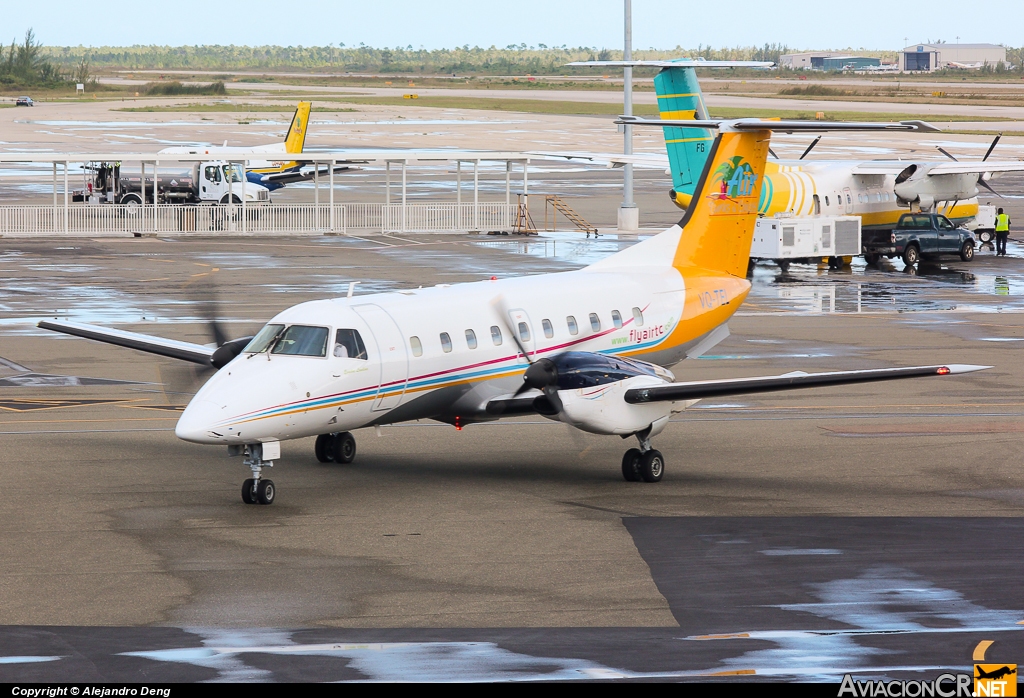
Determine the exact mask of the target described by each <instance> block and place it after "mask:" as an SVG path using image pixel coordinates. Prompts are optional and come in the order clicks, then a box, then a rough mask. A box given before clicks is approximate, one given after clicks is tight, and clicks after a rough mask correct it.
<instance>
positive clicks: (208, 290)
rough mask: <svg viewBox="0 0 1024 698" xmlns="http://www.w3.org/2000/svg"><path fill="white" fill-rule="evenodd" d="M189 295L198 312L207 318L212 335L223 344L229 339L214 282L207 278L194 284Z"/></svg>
mask: <svg viewBox="0 0 1024 698" xmlns="http://www.w3.org/2000/svg"><path fill="white" fill-rule="evenodd" d="M189 295H190V296H191V297H192V302H193V304H194V305H195V308H196V314H197V315H199V317H201V318H203V319H204V320H206V327H207V329H208V330H209V332H210V337H211V338H212V339H213V341H214V342H215V343H216V344H217V346H218V347H220V346H223V345H224V343H225V342H227V341H228V336H227V333H226V332H225V331H224V327H223V326H222V325H221V323H220V320H219V317H220V312H219V310H220V307H219V306H220V304H219V303H218V302H217V290H216V288H215V287H214V285H213V282H212V281H210V280H209V279H205V280H202V281H198V282H197V283H195V284H192V285H191V288H190V289H189Z"/></svg>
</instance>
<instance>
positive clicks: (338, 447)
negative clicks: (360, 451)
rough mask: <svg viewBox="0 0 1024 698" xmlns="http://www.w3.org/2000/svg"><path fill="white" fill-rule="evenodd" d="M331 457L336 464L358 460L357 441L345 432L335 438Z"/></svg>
mask: <svg viewBox="0 0 1024 698" xmlns="http://www.w3.org/2000/svg"><path fill="white" fill-rule="evenodd" d="M331 455H332V456H333V460H334V462H335V463H351V462H352V461H354V460H355V459H356V439H355V437H354V436H352V434H350V433H349V432H347V431H345V432H342V433H341V434H336V435H335V436H334V440H333V443H332V444H331Z"/></svg>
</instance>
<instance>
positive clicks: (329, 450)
mask: <svg viewBox="0 0 1024 698" xmlns="http://www.w3.org/2000/svg"><path fill="white" fill-rule="evenodd" d="M333 442H334V434H321V435H320V436H318V437H316V443H315V444H314V445H313V452H314V453H316V459H317V460H318V461H320V462H321V463H330V462H332V461H334V443H333Z"/></svg>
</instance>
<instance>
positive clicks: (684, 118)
mask: <svg viewBox="0 0 1024 698" xmlns="http://www.w3.org/2000/svg"><path fill="white" fill-rule="evenodd" d="M569 65H574V66H602V67H622V66H632V67H638V66H649V67H658V68H661V72H659V73H658V74H657V75H656V76H655V78H654V89H655V93H656V94H657V97H658V111H659V113H660V117H661V118H660V120H659V119H642V118H634V119H632V120H630V121H629V123H631V124H633V125H642V126H656V127H661V128H663V129H664V133H665V148H666V155H667V157H665V156H663V155H661V154H654V153H640V154H635V155H620V156H615V155H613V156H604V161H607V162H608V163H609V164H613V165H621V164H625V163H627V162H628V163H632V164H635V165H640V166H646V167H658V166H661V167H665V168H667V169H668V170H669V172H670V174H671V175H672V190H671V191H670V192H669V195H670V197H671V198H672V201H673V202H674V203H675V204H676V205H677V206H679V207H680V208H682V209H685V208H686V207H687V206H689V204H690V200H691V197H692V196H693V191H694V187H695V185H696V182H697V177H698V175H699V174H700V171H701V169H702V168H703V167H704V163H705V161H706V159H707V157H708V152H709V146H710V144H711V142H712V140H714V136H713V134H712V132H711V130H709V129H706V128H701V127H699V126H697V125H696V122H695V120H700V121H708V120H709V117H708V110H707V106H706V105H705V104H704V97H703V95H702V94H701V89H700V84H699V82H698V80H697V74H696V71H695V70H694V68H697V67H705V66H704V64H702V62H700V61H690V60H674V61H583V62H578V63H570V64H569ZM725 65H726V66H728V63H726V64H725ZM708 67H717V64H712V63H709V64H708ZM998 141H999V138H998V137H997V138H996V139H995V140H994V141H993V142H992V145H991V146H990V147H989V149H988V152H986V153H985V156H984V157H983V158H982V159H981V160H969V161H962V162H961V161H956V158H954V157H953V156H952V155H950V154H949V153H947V152H946V151H945V150H943V149H941V148H939V150H940V152H942V153H943V154H944V155H946V156H947V157H948V158H950V159H951V160H953V161H952V162H947V161H941V160H915V161H908V160H860V159H857V160H805V159H804V158H806V157H807V155H808V154H809V153H810V152H811V150H812V149H813V147H814V146H815V145H816V144H817V140H815V141H814V142H812V143H811V144H810V146H809V147H808V148H807V149H806V150H805V151H804V153H803V154H802V155H801V156H800V158H799V159H796V160H780V159H775V160H769V162H768V164H767V169H766V171H765V186H764V187H763V188H762V189H761V198H760V200H759V201H758V212H759V213H760V214H761V215H764V216H773V215H775V214H776V213H790V214H792V215H794V216H814V215H857V216H860V217H861V222H862V227H863V229H864V230H865V231H870V230H885V231H890V230H892V229H893V228H894V227H895V226H896V223H897V222H898V221H899V217H900V216H901V215H902V214H904V213H906V212H907V211H908V210H924V211H928V210H932V209H935V210H936V212H938V213H943V214H944V215H945V216H946V217H947V218H949V219H950V220H951V221H953V222H954V223H964V222H967V221H970V220H971V219H972V218H974V216H976V215H977V213H978V199H977V196H978V191H979V187H983V188H985V189H988V190H989V191H992V193H996V192H994V191H993V190H992V187H991V186H990V185H989V184H988V181H989V179H991V178H992V177H993V176H995V175H997V174H998V173H1001V172H1021V171H1024V162H1022V161H1020V160H1002V161H995V160H990V159H989V156H990V155H991V154H992V151H993V149H994V148H995V146H996V143H997V142H998ZM553 155H559V154H558V153H555V154H553ZM562 155H564V156H565V157H568V158H572V159H577V158H578V159H591V160H594V159H595V158H593V157H591V158H587V156H586V155H585V154H581V155H579V156H575V155H573V154H562ZM997 195H998V194H997ZM943 204H944V205H943ZM936 207H937V208H936Z"/></svg>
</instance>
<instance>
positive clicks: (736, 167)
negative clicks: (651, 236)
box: [672, 126, 771, 278]
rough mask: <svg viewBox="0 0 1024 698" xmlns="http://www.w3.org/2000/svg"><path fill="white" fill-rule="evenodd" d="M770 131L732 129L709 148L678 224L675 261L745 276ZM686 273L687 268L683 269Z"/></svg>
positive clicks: (680, 265) (682, 266)
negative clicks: (688, 203) (680, 232)
mask: <svg viewBox="0 0 1024 698" xmlns="http://www.w3.org/2000/svg"><path fill="white" fill-rule="evenodd" d="M770 138H771V132H770V131H769V130H767V129H765V130H749V131H747V130H744V131H734V130H730V129H729V128H728V126H723V129H722V131H721V133H719V135H718V138H716V139H715V140H714V141H713V142H712V143H711V145H710V146H709V147H708V151H709V152H708V156H707V162H706V164H705V166H704V169H703V172H702V173H701V175H700V180H699V181H698V182H697V184H696V186H695V187H694V189H693V195H692V201H691V203H690V205H689V206H687V208H686V215H685V216H683V220H682V221H680V223H679V225H680V227H681V228H682V229H683V230H682V234H681V235H680V237H679V245H678V247H677V248H676V253H675V258H674V259H673V261H672V264H673V266H675V267H676V268H677V269H680V270H681V271H683V270H685V269H688V268H689V269H693V268H699V269H701V270H706V271H712V272H724V273H726V274H730V275H732V276H735V277H740V278H743V277H746V274H747V263H748V261H749V260H750V243H751V241H752V240H753V237H754V225H755V223H756V222H757V208H758V201H759V199H760V196H761V187H762V185H763V184H764V170H765V163H766V162H767V160H768V143H769V140H770ZM684 273H685V272H684Z"/></svg>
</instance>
